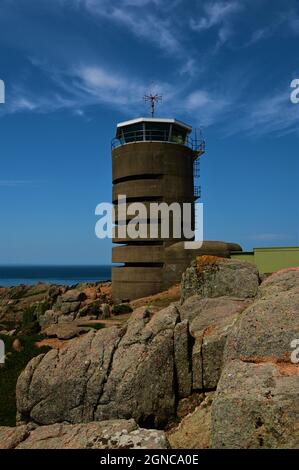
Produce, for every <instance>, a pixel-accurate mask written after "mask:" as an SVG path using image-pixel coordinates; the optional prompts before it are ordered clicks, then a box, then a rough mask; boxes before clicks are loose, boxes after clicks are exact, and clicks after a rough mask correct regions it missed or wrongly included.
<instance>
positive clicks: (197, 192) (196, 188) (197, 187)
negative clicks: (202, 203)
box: [194, 184, 201, 198]
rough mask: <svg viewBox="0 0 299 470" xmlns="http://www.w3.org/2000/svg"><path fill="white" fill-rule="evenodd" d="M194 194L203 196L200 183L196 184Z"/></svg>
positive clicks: (197, 196) (198, 196)
mask: <svg viewBox="0 0 299 470" xmlns="http://www.w3.org/2000/svg"><path fill="white" fill-rule="evenodd" d="M194 196H195V197H196V198H200V197H201V187H200V185H197V184H196V185H194Z"/></svg>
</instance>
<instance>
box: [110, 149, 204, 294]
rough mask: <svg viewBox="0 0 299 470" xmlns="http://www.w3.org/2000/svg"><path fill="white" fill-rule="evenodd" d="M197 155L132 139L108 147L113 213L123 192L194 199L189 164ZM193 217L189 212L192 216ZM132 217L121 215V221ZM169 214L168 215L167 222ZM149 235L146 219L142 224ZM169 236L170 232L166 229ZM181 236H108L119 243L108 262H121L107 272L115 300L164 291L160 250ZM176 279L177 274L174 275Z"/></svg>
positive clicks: (132, 197)
mask: <svg viewBox="0 0 299 470" xmlns="http://www.w3.org/2000/svg"><path fill="white" fill-rule="evenodd" d="M195 157H196V153H195V152H193V150H191V149H190V148H188V147H185V146H183V145H180V144H172V143H168V142H136V143H132V144H126V145H122V146H120V147H117V148H115V149H113V151H112V179H113V191H112V200H113V202H114V204H115V208H116V214H117V213H118V210H117V209H118V208H117V197H118V195H125V196H126V197H127V198H129V201H128V202H129V203H130V202H133V201H135V202H138V201H142V202H145V203H146V204H147V207H148V205H149V203H150V202H157V203H161V202H166V203H168V204H171V203H172V202H178V203H180V204H183V203H184V202H194V200H195V198H194V186H193V162H194V158H195ZM192 217H193V219H194V211H193V215H192ZM130 218H131V217H126V222H128V221H129V220H130ZM171 220H172V218H170V226H172V224H171ZM144 226H145V227H146V228H147V232H148V240H147V241H149V242H152V241H153V240H152V239H150V238H149V234H150V231H149V223H148V221H147V220H145V222H144ZM170 235H171V236H172V234H171V233H170ZM183 239H184V238H183V236H182V237H181V238H180V239H177V238H176V239H172V238H170V239H165V240H163V239H162V237H161V235H160V234H159V236H158V238H157V239H156V241H157V242H159V243H160V244H159V245H151V244H148V243H146V240H142V239H141V240H137V241H136V242H134V241H133V242H132V240H130V239H129V238H119V237H116V238H114V239H113V242H114V243H121V244H122V246H119V247H114V248H113V250H112V261H113V262H114V263H124V264H125V265H124V266H122V267H114V268H113V270H112V295H113V298H114V300H115V301H122V300H126V299H131V300H132V299H134V298H138V297H144V296H147V295H150V294H153V293H156V292H159V291H161V290H163V287H164V285H165V283H164V281H163V279H164V271H165V270H164V267H165V266H164V264H165V255H164V251H165V248H166V246H168V245H169V244H172V243H176V242H178V241H179V240H183ZM176 278H177V276H176Z"/></svg>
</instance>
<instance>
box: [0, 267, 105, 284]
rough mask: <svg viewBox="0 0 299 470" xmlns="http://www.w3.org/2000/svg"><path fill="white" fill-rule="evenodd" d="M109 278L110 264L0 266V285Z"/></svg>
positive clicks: (88, 280)
mask: <svg viewBox="0 0 299 470" xmlns="http://www.w3.org/2000/svg"><path fill="white" fill-rule="evenodd" d="M110 280H111V266H109V265H104V266H103V265H102V266H0V287H12V286H18V285H20V284H26V285H32V284H37V283H38V282H43V283H47V284H64V285H68V286H72V285H75V284H79V283H81V282H102V281H110Z"/></svg>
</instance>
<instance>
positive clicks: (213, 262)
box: [196, 255, 224, 274]
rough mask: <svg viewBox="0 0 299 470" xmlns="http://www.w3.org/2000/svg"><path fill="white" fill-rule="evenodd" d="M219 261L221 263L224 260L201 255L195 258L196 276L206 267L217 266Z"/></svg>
mask: <svg viewBox="0 0 299 470" xmlns="http://www.w3.org/2000/svg"><path fill="white" fill-rule="evenodd" d="M219 261H221V262H223V261H224V258H220V257H219V256H213V255H203V256H197V257H196V271H197V274H201V273H202V272H203V271H204V269H205V267H206V266H217V264H218V263H219Z"/></svg>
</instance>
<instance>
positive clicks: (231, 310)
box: [11, 257, 299, 448]
mask: <svg viewBox="0 0 299 470" xmlns="http://www.w3.org/2000/svg"><path fill="white" fill-rule="evenodd" d="M202 258H204V257H202ZM206 264H208V267H206ZM238 269H239V271H238ZM190 270H191V271H192V270H193V271H192V273H193V274H192V273H191V271H189V274H188V273H187V274H186V276H185V277H184V279H183V289H184V286H185V287H186V286H187V290H185V294H186V293H187V295H186V298H185V299H184V300H183V301H182V302H181V303H180V302H176V303H174V304H171V305H170V306H168V307H166V308H163V309H162V310H160V311H158V312H156V313H153V312H152V311H151V310H150V309H149V308H147V307H140V308H137V309H136V310H134V312H133V313H132V314H131V316H130V318H129V319H128V321H127V323H126V324H123V326H122V327H116V326H113V327H109V328H104V329H102V330H99V331H90V332H89V333H87V334H85V335H84V336H80V337H79V338H76V339H73V340H70V341H69V342H68V344H67V345H65V347H64V348H63V349H60V350H59V351H58V350H52V351H50V352H48V353H47V354H46V355H41V356H38V357H36V358H34V359H33V360H32V361H31V362H30V363H29V364H28V365H27V367H26V369H25V370H24V371H23V372H22V374H21V375H20V377H19V380H18V384H17V408H18V423H19V425H20V430H21V431H22V430H23V431H22V432H25V431H26V432H28V429H31V428H30V427H29V428H28V426H27V427H26V426H25V427H24V426H22V425H24V424H26V423H30V424H31V425H32V426H36V425H39V426H40V425H42V426H43V429H46V428H44V426H46V427H47V428H49V429H50V432H52V431H51V429H52V430H54V434H55V433H58V434H57V435H58V436H60V437H61V440H62V441H63V439H64V438H63V435H64V434H63V433H64V431H63V432H62V431H61V429H63V427H64V426H69V427H68V428H67V429H68V430H70V432H71V433H72V432H73V431H72V429H77V428H76V426H79V425H80V426H83V424H82V423H91V424H92V425H94V426H96V424H97V423H99V424H101V423H102V422H105V421H107V420H119V419H123V420H131V419H133V420H134V421H135V422H136V423H137V424H138V425H139V426H141V427H144V428H163V427H164V426H165V425H166V424H167V425H168V426H170V425H171V423H173V420H174V419H175V417H176V416H178V415H179V410H181V409H182V407H183V405H182V406H181V403H183V402H184V403H187V402H188V403H189V399H190V397H196V396H197V397H203V396H204V395H205V394H206V395H207V397H208V398H207V399H206V400H204V401H203V402H202V403H200V402H201V401H202V398H200V400H199V401H198V400H197V402H196V400H195V402H196V409H194V408H193V409H192V410H191V412H189V411H188V415H187V416H185V415H182V414H181V416H180V417H181V418H182V417H183V419H182V421H181V424H180V425H179V426H178V427H176V428H172V429H171V431H169V440H170V442H171V445H172V446H175V447H181V446H183V447H187V448H196V447H210V446H212V447H216V448H218V447H220V448H229V447H233V448H250V447H262V448H263V447H265V448H274V447H296V446H297V447H298V445H299V436H298V422H299V410H298V389H299V364H298V363H294V361H293V362H292V357H293V355H292V352H293V350H292V348H293V346H292V344H293V340H294V339H296V338H298V331H299V317H298V311H299V277H298V276H299V270H296V269H290V270H284V271H282V272H279V273H275V274H274V275H273V276H270V277H268V278H267V279H265V280H264V281H263V282H262V284H261V285H260V286H259V282H260V278H259V276H258V273H257V271H256V269H255V267H253V266H252V265H248V263H244V262H243V263H242V262H239V261H238V262H235V261H233V262H232V261H231V260H219V258H216V259H215V258H213V259H211V257H209V259H208V260H205V262H204V260H197V262H196V264H194V265H193V266H192V267H191V268H190ZM190 273H191V274H192V276H193V278H192V279H193V280H192V283H191V284H190V283H189V284H188V283H187V284H186V279H187V277H188V276H190V275H191V274H190ZM192 276H191V277H192ZM195 276H196V279H195ZM229 283H232V285H231V286H230V287H228V284H229ZM224 292H226V295H224ZM70 298H71V300H69V299H70ZM74 299H78V297H77V296H76V295H73V294H72V295H71V297H68V300H67V302H69V303H70V302H77V301H78V300H74ZM85 301H86V300H84V301H83V302H85ZM57 326H60V324H59V323H58V324H57ZM298 339H299V338H298ZM211 390H216V392H215V397H214V399H213V402H212V399H211V397H213V392H212V394H211V393H210V391H211ZM195 392H196V393H195ZM182 398H183V400H181V399H182ZM184 400H185V401H184ZM191 401H192V400H191ZM211 402H212V404H211ZM199 403H200V404H199ZM186 406H187V407H188V405H186ZM180 413H181V411H180ZM57 423H60V424H57ZM65 423H69V424H68V425H67V424H65ZM50 425H54V427H51V426H50ZM71 425H72V426H71ZM55 426H56V427H55ZM38 429H41V428H38ZM78 429H79V428H78ZM84 429H87V428H84ZM57 430H58V431H57ZM21 431H20V432H21ZM30 432H31V433H32V435H33V433H34V432H37V430H36V431H30ZM47 432H48V431H47ZM61 432H62V434H61ZM84 432H85V431H84ZM132 432H133V431H132ZM138 432H139V431H138ZM66 433H68V431H66ZM78 433H79V434H80V433H81V431H78ZM128 433H129V434H130V435H131V432H129V431H128ZM83 434H84V433H83ZM84 435H85V434H84ZM55 436H56V434H55ZM11 439H12V441H13V439H15V437H14V436H12V437H11ZM19 439H20V438H19ZM22 439H23V438H22ZM27 439H29V438H27V437H26V440H24V442H26V441H27ZM57 439H58V437H57ZM84 439H85V438H84ZM84 439H83V441H82V442H83V443H82V444H81V445H82V446H85V445H87V444H86V443H85V442H86V441H84ZM36 440H37V442H39V441H38V438H36ZM17 441H18V439H16V440H15V441H13V442H17ZM22 442H23V441H22ZM49 442H50V441H49ZM53 442H54V441H53ZM13 445H14V444H13ZM17 445H18V444H16V445H15V446H17ZM37 445H42V444H37ZM51 445H52V444H51ZM109 445H110V444H109ZM134 445H135V444H134Z"/></svg>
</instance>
